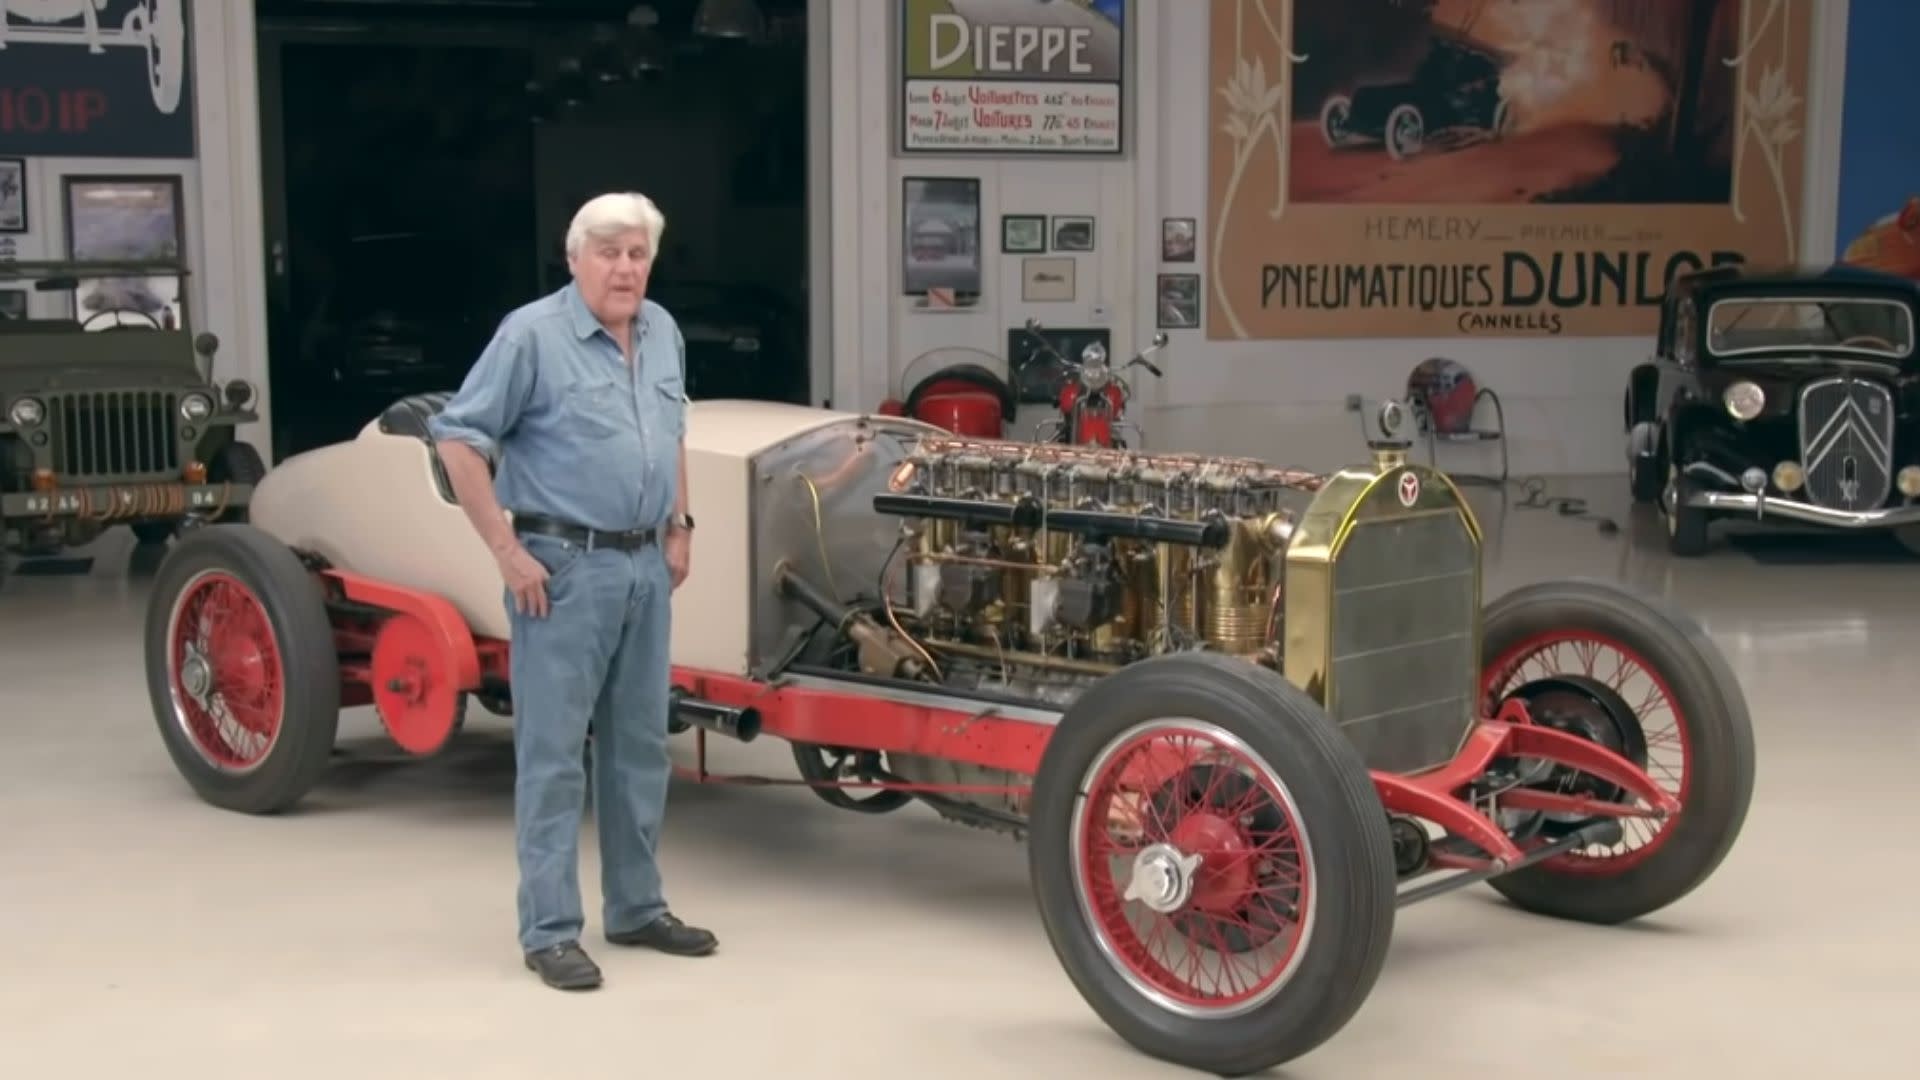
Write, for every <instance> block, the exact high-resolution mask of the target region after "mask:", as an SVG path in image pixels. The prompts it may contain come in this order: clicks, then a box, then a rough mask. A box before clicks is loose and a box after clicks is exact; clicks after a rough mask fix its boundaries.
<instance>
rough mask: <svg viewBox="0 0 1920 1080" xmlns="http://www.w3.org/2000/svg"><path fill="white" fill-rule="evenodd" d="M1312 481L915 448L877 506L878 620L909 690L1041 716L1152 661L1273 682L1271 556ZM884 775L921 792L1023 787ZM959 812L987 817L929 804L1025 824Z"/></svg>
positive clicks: (1150, 459)
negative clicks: (893, 541)
mask: <svg viewBox="0 0 1920 1080" xmlns="http://www.w3.org/2000/svg"><path fill="white" fill-rule="evenodd" d="M1320 482H1321V477H1320V476H1319V475H1318V474H1314V473H1307V472H1300V471H1295V470H1288V469H1280V468H1276V467H1274V466H1272V465H1269V464H1267V463H1265V462H1260V461H1254V460H1249V459H1240V458H1225V457H1212V456H1202V455H1186V454H1154V453H1146V452H1138V451H1124V450H1112V449H1106V448H1100V447H1077V446H1060V445H1047V444H1026V443H1012V442H994V441H986V440H974V439H967V438H964V437H957V436H956V437H942V436H929V437H926V438H924V439H922V440H921V441H920V442H919V444H918V445H917V447H916V448H915V450H914V451H913V452H912V453H911V454H910V455H909V456H908V457H907V458H906V459H905V460H904V461H903V462H902V463H901V465H900V467H899V468H898V469H897V470H896V471H895V472H894V474H893V475H892V477H891V479H890V482H889V485H888V490H887V491H886V492H884V493H881V494H878V495H876V496H875V497H874V508H875V509H876V510H878V511H880V512H882V513H887V514H893V515H898V516H899V517H901V518H902V520H903V524H902V534H903V535H902V541H901V545H900V547H899V549H898V550H896V552H895V555H894V557H893V558H892V559H890V560H889V561H888V563H887V567H886V572H885V576H886V585H885V593H886V595H887V596H888V597H890V598H892V605H893V606H892V607H891V608H890V609H889V612H888V614H889V617H890V620H891V621H892V622H893V628H894V629H895V630H896V631H897V632H899V633H901V634H902V635H903V636H904V637H906V638H907V639H908V640H909V641H910V643H911V644H912V645H913V646H914V650H915V651H916V652H918V653H919V654H920V658H921V659H922V660H923V661H924V662H925V666H924V667H923V668H922V669H921V670H923V671H924V672H925V674H924V675H923V677H930V678H932V679H933V680H934V681H938V682H940V683H942V684H944V685H948V686H954V687H965V688H967V689H970V690H985V691H998V692H1000V693H1003V694H1010V695H1014V696H1018V697H1022V698H1027V699H1032V700H1036V701H1042V702H1045V703H1048V704H1050V705H1054V706H1065V705H1066V704H1068V703H1070V702H1071V701H1072V700H1073V698H1074V697H1075V696H1077V695H1078V694H1079V693H1080V691H1081V690H1082V689H1083V688H1084V687H1085V686H1086V685H1087V684H1089V683H1090V682H1091V681H1092V680H1094V679H1097V678H1099V677H1100V676H1102V675H1104V674H1106V673H1108V672H1110V671H1112V670H1114V669H1116V668H1118V667H1121V666H1123V665H1125V664H1128V663H1133V662H1136V661H1139V660H1141V659H1144V658H1146V657H1149V656H1154V655H1158V654H1162V653H1168V652H1177V651H1182V650H1191V649H1208V650H1213V651H1218V652H1222V653H1226V654H1230V655H1234V656H1239V657H1242V658H1245V659H1247V660H1250V661H1252V662H1255V663H1262V664H1267V665H1269V666H1273V667H1276V668H1277V667H1278V666H1279V663H1280V657H1279V648H1278V642H1279V641H1280V640H1281V633H1282V629H1281V627H1280V625H1279V623H1280V620H1281V617H1282V613H1283V610H1284V609H1283V606H1282V596H1281V587H1282V583H1283V582H1284V580H1285V578H1284V573H1283V569H1284V567H1283V559H1284V556H1285V552H1286V548H1287V543H1288V541H1289V539H1290V538H1291V536H1292V534H1293V529H1294V526H1295V524H1296V522H1297V521H1298V519H1299V515H1300V514H1301V513H1302V512H1303V511H1304V509H1305V507H1306V505H1307V503H1308V502H1309V501H1311V499H1312V496H1313V493H1314V492H1315V491H1316V490H1318V488H1319V486H1320ZM902 585H904V589H903V588H902V587H901V586H902ZM902 597H904V599H901V598H902ZM890 764H891V766H892V771H893V772H895V773H896V774H897V775H900V776H902V777H903V778H905V779H909V780H913V781H916V782H920V783H946V784H969V785H989V784H1015V783H1019V782H1021V780H1020V778H1013V777H1004V776H998V777H996V776H987V775H983V774H982V773H983V771H982V770H975V769H971V768H969V767H967V766H961V765H956V764H954V763H952V762H945V761H932V760H926V759H916V758H910V757H905V756H902V755H893V756H891V757H890ZM929 801H930V802H931V801H933V800H929ZM971 802H972V803H973V805H972V806H971V807H970V810H971V811H981V810H984V811H986V813H985V815H981V814H978V813H973V812H960V808H958V807H955V806H952V805H950V804H944V803H940V802H936V803H935V805H936V806H939V807H941V808H942V809H943V810H945V811H948V812H949V813H950V816H954V817H956V818H959V819H961V820H970V821H971V822H972V823H974V824H990V825H991V824H1005V823H1007V822H1010V821H1011V820H1012V819H1017V818H1019V817H1021V816H1023V814H1022V813H1021V808H1020V807H1019V806H1018V805H1017V803H1016V802H1014V801H1012V800H1000V799H994V798H992V797H987V798H982V799H979V800H971Z"/></svg>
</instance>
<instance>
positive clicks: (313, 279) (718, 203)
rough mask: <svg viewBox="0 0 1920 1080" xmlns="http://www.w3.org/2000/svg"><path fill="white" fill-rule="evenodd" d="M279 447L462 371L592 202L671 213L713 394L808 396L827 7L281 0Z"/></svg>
mask: <svg viewBox="0 0 1920 1080" xmlns="http://www.w3.org/2000/svg"><path fill="white" fill-rule="evenodd" d="M257 13H258V25H259V57H260V61H259V62H260V80H259V81H260V93H261V102H260V107H261V127H262V133H261V134H262V139H261V144H262V158H263V160H262V163H261V165H262V174H263V175H262V179H263V187H264V201H265V212H266V232H267V251H266V253H265V255H266V259H267V266H266V271H267V287H268V335H269V342H270V353H271V355H270V358H269V365H268V366H269V373H270V386H271V392H272V394H273V398H274V401H275V403H276V406H275V409H274V429H275V430H274V453H275V456H276V457H284V456H285V455H287V454H290V453H297V452H299V451H302V450H306V449H310V448H312V447H315V446H319V445H324V444H326V443H330V442H334V441H338V440H341V439H345V438H350V437H352V435H353V434H354V433H355V432H356V431H357V430H358V429H359V428H360V427H361V426H362V425H363V424H365V423H366V422H367V420H368V419H370V418H371V417H373V416H375V415H377V414H378V413H379V411H380V410H381V409H383V408H384V407H385V406H386V405H388V404H390V403H392V402H393V401H394V400H395V399H396V398H399V397H402V396H405V395H408V394H414V393H420V392H423V391H432V390H451V389H453V388H455V387H457V386H458V385H459V384H460V381H461V380H462V379H463V378H464V377H465V375H466V373H467V371H468V369H469V368H470V367H471V365H472V363H473V361H474V359H475V358H476V357H477V356H478V355H479V352H480V350H481V349H482V348H484V347H485V345H486V343H487V340H488V339H489V338H490V337H491V336H492V334H493V331H494V329H495V328H496V327H497V325H498V324H499V321H500V319H501V317H502V316H504V315H505V314H506V313H507V312H508V311H510V310H512V309H513V308H514V307H516V306H518V305H520V304H523V303H525V302H527V301H529V300H532V299H534V298H536V297H538V296H540V295H542V294H544V293H546V292H550V291H552V290H554V289H557V288H559V287H561V286H562V285H564V284H566V282H567V280H568V278H569V275H568V271H567V266H566V258H565V252H564V250H563V239H564V235H565V232H566V227H567V223H568V221H569V220H570V219H571V217H572V215H573V212H574V211H575V210H576V209H577V208H578V207H579V205H580V204H581V203H582V202H584V201H586V200H587V199H588V198H590V197H592V196H593V195H596V194H599V193H601V192H604V191H610V190H637V191H642V192H645V193H646V194H647V195H648V196H650V197H651V198H652V199H653V200H654V201H655V202H656V203H658V204H659V205H660V207H661V209H662V211H663V212H664V213H665V214H666V216H667V230H666V234H665V236H664V237H663V238H662V242H661V250H660V251H659V253H658V254H657V257H656V262H655V266H654V270H653V276H652V280H651V283H650V285H649V288H648V295H649V296H650V297H651V298H652V299H654V300H656V301H658V302H660V303H661V304H663V305H665V306H666V307H667V308H668V310H669V311H671V312H672V313H673V315H674V316H675V318H676V319H677V320H678V321H679V323H680V325H681V328H682V330H683V331H684V333H685V335H686V338H687V346H688V357H687V363H688V378H689V383H690V389H691V392H692V393H693V395H694V397H695V398H714V397H751V398H761V399H768V400H777V401H795V402H804V401H807V400H809V399H810V397H811V396H813V390H812V387H811V385H810V382H811V379H810V377H809V367H810V365H809V346H808V342H809V310H810V308H809V305H810V297H809V295H808V270H809V258H808V242H809V219H808V204H809V198H808V196H809V192H808V187H807V185H808V153H807V137H808V123H807V109H808V68H807V63H808V61H807V57H808V51H807V43H806V32H807V14H806V0H734V2H727V3H722V2H717V0H653V2H651V3H639V4H636V3H633V2H632V0H434V2H412V3H406V2H383V0H259V2H258V4H257Z"/></svg>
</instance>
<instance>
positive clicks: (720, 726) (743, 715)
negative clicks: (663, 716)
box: [667, 686, 760, 743]
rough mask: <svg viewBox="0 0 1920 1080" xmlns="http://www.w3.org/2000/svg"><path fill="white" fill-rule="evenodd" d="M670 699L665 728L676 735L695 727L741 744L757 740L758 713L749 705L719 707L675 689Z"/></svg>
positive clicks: (758, 735) (758, 728)
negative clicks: (736, 740) (735, 740)
mask: <svg viewBox="0 0 1920 1080" xmlns="http://www.w3.org/2000/svg"><path fill="white" fill-rule="evenodd" d="M670 698H671V702H670V708H669V709H668V711H667V720H668V724H667V726H668V728H669V729H670V730H673V731H675V732H676V733H677V732H679V731H685V730H687V729H688V728H695V727H697V728H702V729H704V730H707V731H711V732H713V733H714V734H716V735H725V736H727V737H728V738H730V739H738V740H740V741H741V742H743V743H745V742H752V741H753V740H755V739H757V738H759V737H760V710H758V709H756V708H754V707H752V706H751V705H722V704H720V703H718V702H714V701H707V700H705V699H704V698H697V697H694V696H692V695H691V694H689V693H687V692H686V691H685V690H682V689H681V688H680V687H678V686H676V687H674V688H673V689H672V691H671V692H670Z"/></svg>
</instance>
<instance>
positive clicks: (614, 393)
mask: <svg viewBox="0 0 1920 1080" xmlns="http://www.w3.org/2000/svg"><path fill="white" fill-rule="evenodd" d="M628 412H629V410H628V407H627V399H626V390H625V389H624V388H623V387H621V385H620V384H619V383H617V382H614V381H613V380H612V379H582V380H580V381H579V382H576V383H574V384H573V385H571V386H569V387H567V389H566V393H565V395H564V396H563V397H562V398H561V403H560V414H561V416H562V417H563V418H564V419H565V422H566V425H567V426H568V427H570V428H572V429H573V430H574V431H577V432H578V433H580V434H581V435H582V436H585V437H586V438H589V439H611V438H614V437H615V436H617V435H619V434H621V433H622V432H624V431H626V430H627V429H628V428H630V427H632V426H633V425H632V423H631V422H630V421H629V420H628V419H627V414H628Z"/></svg>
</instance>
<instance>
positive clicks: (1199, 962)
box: [1028, 653, 1395, 1075]
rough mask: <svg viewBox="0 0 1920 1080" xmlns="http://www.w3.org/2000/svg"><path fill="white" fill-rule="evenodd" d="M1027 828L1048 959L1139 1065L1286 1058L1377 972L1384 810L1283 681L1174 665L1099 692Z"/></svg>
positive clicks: (1060, 739)
mask: <svg viewBox="0 0 1920 1080" xmlns="http://www.w3.org/2000/svg"><path fill="white" fill-rule="evenodd" d="M1030 822H1031V824H1030V834H1029V842H1028V859H1029V869H1030V871H1031V873H1032V877H1033V886H1034V894H1035V898H1036V900H1037V901H1038V903H1039V907H1040V913H1041V918H1042V921H1043V923H1044V924H1045V926H1046V929H1047V935H1048V939H1049V940H1050V941H1051V942H1052V944H1053V948H1054V952H1055V954H1056V955H1057V956H1058V957H1059V958H1060V961H1061V963H1062V965H1063V966H1064V967H1065V969H1066V971H1067V975H1068V977H1069V978H1070V979H1072V981H1073V983H1074V986H1075V987H1076V988H1077V989H1078V990H1079V991H1080V993H1081V996H1082V997H1084V998H1085V999H1086V1001H1087V1003H1088V1004H1089V1005H1090V1006H1091V1007H1092V1008H1093V1010H1094V1012H1096V1013H1097V1014H1098V1015H1099V1016H1100V1017H1101V1019H1102V1020H1104V1021H1105V1022H1106V1023H1107V1024H1108V1026H1110V1027H1111V1028H1113V1030H1114V1031H1115V1032H1117V1033H1118V1034H1119V1035H1120V1036H1121V1037H1122V1038H1124V1039H1126V1040H1127V1041H1128V1042H1130V1043H1132V1044H1133V1045H1134V1046H1135V1047H1137V1048H1139V1049H1141V1050H1143V1051H1145V1052H1146V1053H1148V1054H1151V1055H1153V1056H1155V1057H1159V1058H1162V1059H1164V1060H1167V1061H1172V1062H1175V1063H1178V1064H1181V1065H1184V1066H1186V1067H1188V1068H1194V1069H1201V1070H1204V1071H1208V1072H1212V1073H1215V1074H1219V1075H1241V1074H1244V1073H1249V1072H1257V1071H1260V1070H1262V1069H1267V1068H1271V1067H1273V1066H1276V1065H1280V1064H1283V1063H1285V1062H1287V1061H1290V1060H1292V1059H1294V1058H1296V1057H1298V1056H1300V1055H1301V1054H1304V1053H1306V1052H1308V1051H1310V1050H1311V1049H1313V1048H1314V1047H1315V1046H1318V1045H1319V1044H1320V1043H1321V1042H1323V1041H1325V1040H1326V1039H1328V1038H1330V1037H1332V1035H1333V1034H1334V1033H1335V1032H1337V1031H1338V1030H1339V1029H1340V1028H1341V1027H1342V1026H1343V1025H1345V1023H1346V1022H1347V1021H1348V1020H1349V1019H1351V1018H1352V1016H1353V1014H1354V1013H1355V1012H1357V1011H1358V1010H1359V1008H1360V1005H1361V1003H1362V1002H1364V1001H1365V999H1366V996H1367V994H1368V993H1369V992H1370V991H1371V990H1372V987H1373V983H1374V981H1375V979H1376V978H1377V977H1378V975H1379V971H1380V965H1381V962H1382V961H1383V959H1384V957H1385V955H1386V948H1387V945H1388V943H1389V941H1390V940H1391V938H1392V934H1393V919H1394V907H1395V896H1394V887H1395V881H1394V868H1393V860H1392V848H1393V844H1392V839H1391V836H1390V834H1389V832H1388V823H1387V815H1386V811H1385V809H1384V808H1383V807H1382V806H1381V804H1380V801H1379V798H1378V796H1377V795H1376V794H1375V793H1374V789H1373V785H1372V782H1371V780H1370V778H1369V776H1368V774H1367V770H1366V766H1365V764H1364V762H1363V761H1362V760H1361V759H1360V756H1359V754H1358V753H1357V752H1356V751H1355V749H1354V748H1353V746H1352V745H1351V744H1350V743H1349V742H1347V740H1346V739H1345V737H1344V736H1343V735H1341V733H1340V731H1339V729H1338V728H1336V727H1335V726H1334V724H1333V722H1332V721H1331V720H1330V719H1329V718H1328V717H1327V715H1326V713H1325V712H1323V711H1322V710H1321V708H1320V706H1319V705H1318V704H1317V703H1316V702H1315V701H1314V700H1313V699H1311V698H1309V697H1307V696H1306V695H1305V694H1304V693H1302V692H1301V691H1299V690H1298V689H1297V688H1295V687H1294V686H1293V685H1292V684H1290V683H1288V682H1287V681H1286V680H1285V679H1284V678H1282V677H1281V676H1280V675H1279V674H1277V673H1276V672H1273V671H1271V670H1268V669H1266V668H1263V667H1259V666H1257V665H1254V664H1251V663H1248V662H1245V661H1241V660H1236V659H1234V658H1231V657H1226V656H1221V655H1217V654H1207V653H1181V654H1175V655H1171V656H1163V657H1156V658H1154V659H1150V660H1146V661H1142V662H1140V663H1137V664H1132V665H1129V666H1127V667H1124V668H1122V669H1120V670H1119V671H1117V672H1115V673H1113V674H1111V675H1108V676H1106V677H1105V678H1103V679H1101V680H1100V681H1099V682H1097V683H1095V684H1094V685H1093V686H1091V687H1090V688H1089V689H1088V690H1087V691H1086V692H1085V693H1083V694H1082V695H1081V696H1080V698H1079V699H1078V700H1076V701H1075V703H1074V704H1073V706H1072V707H1071V708H1070V709H1069V710H1068V711H1067V714H1066V716H1065V717H1063V718H1062V720H1061V723H1060V725H1059V727H1058V729H1057V730H1056V731H1055V732H1054V734H1053V736H1052V737H1051V738H1050V739H1049V740H1048V743H1047V748H1046V752H1045V754H1044V755H1043V757H1042V761H1041V765H1040V769H1039V772H1038V774H1037V775H1036V776H1035V779H1034V795H1033V802H1032V812H1031V817H1030Z"/></svg>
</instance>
